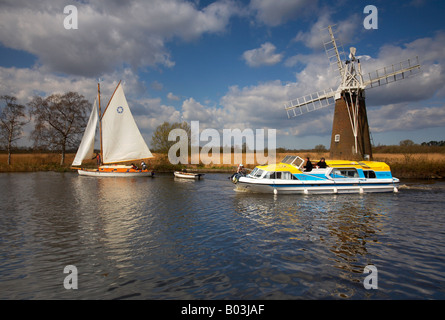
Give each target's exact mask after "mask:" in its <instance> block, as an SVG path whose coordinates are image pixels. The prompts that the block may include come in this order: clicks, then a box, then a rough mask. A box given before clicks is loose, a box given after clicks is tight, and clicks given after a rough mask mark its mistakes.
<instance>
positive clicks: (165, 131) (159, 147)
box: [151, 121, 191, 153]
mask: <svg viewBox="0 0 445 320" xmlns="http://www.w3.org/2000/svg"><path fill="white" fill-rule="evenodd" d="M173 129H183V130H185V131H186V132H187V135H188V140H189V142H188V144H189V146H190V140H191V129H190V126H189V125H188V123H187V122H182V123H180V122H175V123H169V122H167V121H165V122H164V123H163V124H160V125H159V126H158V127H157V128H156V130H155V132H154V133H153V136H152V137H151V147H152V148H153V150H156V151H157V152H159V153H168V150H169V149H170V147H171V146H172V145H174V144H175V143H176V142H175V141H168V135H169V133H170V131H171V130H173Z"/></svg>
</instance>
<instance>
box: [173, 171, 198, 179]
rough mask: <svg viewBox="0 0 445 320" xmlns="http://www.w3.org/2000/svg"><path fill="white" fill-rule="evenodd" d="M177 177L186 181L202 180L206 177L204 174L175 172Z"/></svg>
mask: <svg viewBox="0 0 445 320" xmlns="http://www.w3.org/2000/svg"><path fill="white" fill-rule="evenodd" d="M174 174H175V177H177V178H184V179H198V180H199V179H201V177H204V173H191V172H181V171H175V172H174Z"/></svg>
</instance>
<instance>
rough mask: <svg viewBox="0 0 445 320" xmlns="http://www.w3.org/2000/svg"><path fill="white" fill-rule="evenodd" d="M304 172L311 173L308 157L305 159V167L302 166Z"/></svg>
mask: <svg viewBox="0 0 445 320" xmlns="http://www.w3.org/2000/svg"><path fill="white" fill-rule="evenodd" d="M304 171H306V172H310V171H312V162H311V160H310V159H309V157H307V158H306V165H305V166H304Z"/></svg>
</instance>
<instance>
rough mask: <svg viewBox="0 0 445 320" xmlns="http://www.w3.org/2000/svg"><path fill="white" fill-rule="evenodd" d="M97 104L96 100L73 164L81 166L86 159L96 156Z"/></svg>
mask: <svg viewBox="0 0 445 320" xmlns="http://www.w3.org/2000/svg"><path fill="white" fill-rule="evenodd" d="M97 120H98V114H97V106H96V101H94V105H93V109H92V110H91V114H90V119H89V120H88V124H87V127H86V129H85V132H84V134H83V137H82V141H81V142H80V145H79V149H78V150H77V153H76V156H75V158H74V161H73V164H72V166H80V165H81V164H82V161H83V160H85V159H91V158H92V157H93V156H94V137H95V135H96V128H97Z"/></svg>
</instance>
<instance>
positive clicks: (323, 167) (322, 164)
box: [316, 158, 328, 169]
mask: <svg viewBox="0 0 445 320" xmlns="http://www.w3.org/2000/svg"><path fill="white" fill-rule="evenodd" d="M316 166H317V168H321V169H325V168H326V167H327V166H328V165H327V164H326V162H325V160H324V158H321V159H320V161H318V162H317V164H316Z"/></svg>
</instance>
